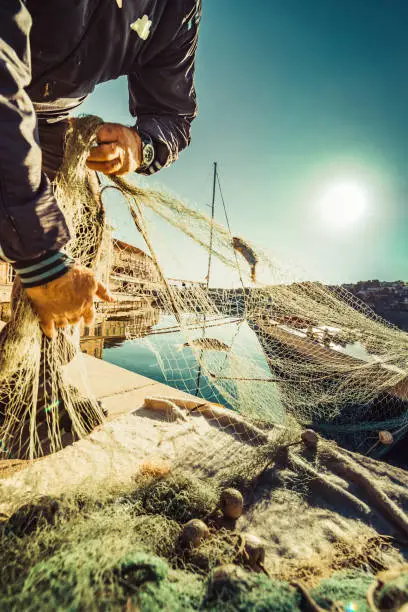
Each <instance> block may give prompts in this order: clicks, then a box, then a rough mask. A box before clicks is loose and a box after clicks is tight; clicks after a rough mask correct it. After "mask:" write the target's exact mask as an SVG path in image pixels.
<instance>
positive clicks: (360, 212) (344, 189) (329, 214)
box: [320, 181, 368, 227]
mask: <svg viewBox="0 0 408 612" xmlns="http://www.w3.org/2000/svg"><path fill="white" fill-rule="evenodd" d="M367 205H368V194H367V189H366V188H365V187H364V185H362V184H358V183H353V182H349V181H341V182H338V183H334V184H332V185H329V187H328V188H327V189H326V190H325V192H324V193H323V196H322V198H321V200H320V207H321V213H322V216H323V219H324V220H325V221H326V222H327V223H329V224H330V225H332V226H334V227H346V226H350V225H353V224H355V223H357V221H359V220H360V219H361V218H362V217H363V216H364V214H365V212H366V210H367Z"/></svg>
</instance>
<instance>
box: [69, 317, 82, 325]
mask: <svg viewBox="0 0 408 612" xmlns="http://www.w3.org/2000/svg"><path fill="white" fill-rule="evenodd" d="M67 319H68V322H69V324H70V325H76V324H77V323H79V322H80V320H81V317H80V316H79V315H74V316H70V317H67Z"/></svg>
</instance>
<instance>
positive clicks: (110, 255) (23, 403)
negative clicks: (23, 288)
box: [0, 118, 408, 456]
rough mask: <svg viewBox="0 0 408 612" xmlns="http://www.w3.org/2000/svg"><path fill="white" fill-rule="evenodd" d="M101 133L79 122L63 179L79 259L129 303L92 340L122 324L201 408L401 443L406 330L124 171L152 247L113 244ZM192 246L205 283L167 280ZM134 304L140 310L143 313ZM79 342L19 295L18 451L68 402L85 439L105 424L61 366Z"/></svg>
mask: <svg viewBox="0 0 408 612" xmlns="http://www.w3.org/2000/svg"><path fill="white" fill-rule="evenodd" d="M97 125H98V121H97V120H95V119H92V118H86V119H81V120H77V122H76V124H75V133H74V134H71V138H70V140H68V143H67V148H66V161H65V164H64V167H63V168H62V170H61V173H60V176H59V179H58V182H57V196H58V199H59V202H60V203H61V205H62V206H63V209H64V212H65V214H66V216H67V219H68V221H69V224H70V227H71V232H72V235H73V236H74V239H73V240H72V241H71V243H70V244H69V251H70V252H71V253H72V254H73V255H74V256H75V257H76V258H77V259H79V260H80V261H81V262H82V263H84V264H85V265H91V266H93V267H94V268H95V270H96V271H97V273H98V274H99V276H100V277H101V278H105V279H106V278H108V277H109V278H110V283H111V289H112V290H113V291H115V292H116V293H117V295H118V302H117V303H116V304H115V305H113V306H111V305H102V304H101V305H99V311H98V312H99V314H100V315H101V316H102V315H104V316H105V318H104V319H103V320H102V319H99V320H97V322H96V324H95V325H96V326H98V325H99V328H98V330H97V333H96V334H94V335H100V336H104V335H105V336H109V330H110V331H111V332H112V336H115V334H114V333H113V330H112V327H113V326H114V325H123V335H124V336H126V337H127V338H128V340H129V341H132V342H133V343H134V344H135V347H143V350H145V351H148V352H149V353H150V356H154V358H155V362H156V363H157V365H158V367H159V368H160V370H161V373H162V376H163V378H164V380H165V381H166V382H167V383H168V384H169V385H171V386H174V387H177V388H179V389H182V390H185V391H188V392H189V393H190V394H193V395H195V396H197V397H198V398H201V400H202V403H203V404H205V403H208V402H212V403H221V404H223V405H224V406H227V407H229V408H231V409H232V410H234V411H236V412H239V413H240V414H242V415H244V416H245V417H247V418H250V419H252V420H253V422H254V423H256V425H257V426H258V427H261V428H262V427H269V426H270V425H271V424H273V423H280V424H284V423H285V422H286V418H287V415H291V416H294V417H295V418H296V420H297V421H299V422H300V423H301V424H302V425H309V426H310V425H313V427H316V428H317V429H320V430H321V431H322V432H325V433H327V435H328V436H329V437H335V438H337V439H338V440H339V441H341V442H343V443H345V444H348V445H349V446H352V447H353V448H355V449H357V450H359V451H361V452H367V453H372V452H374V453H375V452H377V453H378V454H381V452H383V450H384V449H385V446H384V444H383V443H382V441H381V440H382V439H384V438H382V439H381V436H379V434H380V432H382V431H383V430H387V431H389V432H390V433H391V434H392V440H393V441H394V442H395V441H397V440H398V439H399V438H400V437H401V436H402V435H404V433H405V432H406V430H407V429H408V417H407V406H408V405H407V396H408V387H407V383H406V379H407V371H408V335H407V334H406V333H405V332H403V331H401V330H399V329H398V328H396V327H394V326H393V325H391V324H389V323H387V322H386V321H384V320H382V319H381V318H380V317H378V316H377V315H376V314H375V313H374V312H373V311H372V310H371V309H370V308H369V307H368V306H366V305H365V304H363V303H362V302H361V301H359V300H358V299H357V298H355V297H354V296H352V295H351V294H350V293H348V292H347V291H345V290H344V289H342V288H330V287H327V286H325V285H323V284H322V283H318V282H308V281H307V280H303V281H302V277H301V276H300V275H299V272H298V270H295V269H291V268H289V267H284V266H282V265H281V264H280V263H279V262H278V261H276V260H275V258H273V257H271V256H270V255H268V254H267V253H266V252H265V251H263V250H262V249H258V248H257V247H255V246H254V245H253V244H251V243H249V242H248V241H247V240H246V238H242V237H238V236H234V235H233V234H232V233H231V231H230V229H229V225H228V224H227V227H224V226H222V225H221V224H219V223H217V222H215V221H214V220H211V219H210V218H209V217H208V216H207V215H205V214H203V213H202V212H199V211H197V210H195V209H194V208H192V207H189V206H187V205H186V204H184V203H183V202H182V201H181V200H180V199H179V198H176V197H174V196H171V195H168V194H165V193H164V192H162V191H159V190H154V189H147V188H142V187H140V186H138V185H136V184H134V183H129V182H127V180H125V179H123V178H120V177H116V178H115V177H113V178H112V183H113V185H114V187H115V188H116V190H119V192H120V194H121V195H122V196H123V198H122V201H123V206H125V205H126V206H127V207H128V209H129V211H130V214H131V218H132V220H133V222H134V225H135V228H136V229H137V232H138V234H139V235H140V236H141V238H142V239H143V242H144V248H143V249H142V250H140V249H136V248H135V247H132V246H131V245H129V244H127V243H124V242H121V241H116V244H114V247H113V248H112V241H111V239H110V231H111V230H110V229H109V227H105V223H104V214H103V210H102V208H101V206H100V203H99V199H98V198H95V195H94V193H95V190H93V191H92V189H90V187H89V185H90V179H89V178H88V174H87V172H86V170H85V158H86V154H87V151H88V148H89V146H91V144H92V142H93V133H94V130H95V128H96V126H97ZM109 191H110V190H107V192H106V193H105V194H104V197H106V198H108V197H109ZM104 228H105V229H104ZM103 230H104V231H105V234H103ZM169 237H170V238H169ZM183 241H184V242H185V241H188V243H190V245H191V253H198V251H201V252H202V253H201V256H199V255H197V262H203V267H202V269H197V278H203V279H204V280H203V281H202V282H190V281H184V282H183V281H175V280H174V279H172V278H171V276H172V274H171V273H169V272H167V269H168V268H169V266H168V263H169V259H168V258H169V257H170V256H172V255H176V254H177V251H178V250H179V245H180V244H181V243H182V242H183ZM166 242H167V243H168V248H167V249H166V248H165V245H166ZM194 249H195V250H194ZM203 254H204V255H205V257H204V258H203ZM191 256H192V255H190V256H188V257H185V258H184V261H183V258H182V260H181V261H180V260H179V268H177V277H178V279H183V274H184V267H185V264H187V263H188V264H190V261H188V262H187V259H190V258H191ZM200 257H201V259H200ZM208 258H209V261H208ZM207 261H208V271H207ZM197 265H198V264H197ZM200 265H201V263H200ZM211 266H214V267H216V268H217V269H218V271H223V278H227V279H229V284H228V285H227V284H226V285H225V286H223V287H222V288H217V287H214V286H212V283H210V282H209V280H210V278H209V273H210V271H211ZM190 268H191V266H190ZM173 269H174V268H173ZM205 272H207V278H205ZM220 277H221V275H220ZM184 278H185V277H184ZM135 300H137V301H138V303H139V306H140V307H139V309H138V311H137V313H136V314H135V313H134V312H133V313H132V310H134V306H132V304H134V301H135ZM127 304H128V305H127ZM115 312H116V316H115V318H114V320H113V316H112V314H113V313H115ZM19 313H20V314H19ZM121 319H122V322H121ZM85 331H88V332H89V335H90V336H91V335H92V333H91V332H90V331H89V330H85ZM94 331H95V330H94ZM76 334H77V330H75V329H73V330H69V331H67V332H64V333H62V332H60V333H59V337H58V339H57V340H56V341H55V342H49V343H48V342H45V341H44V339H43V338H42V335H41V333H40V331H39V328H38V324H37V322H36V319H35V317H34V315H33V314H32V312H31V310H30V307H29V305H28V304H27V303H26V302H25V301H24V299H22V300H21V301H20V305H19V307H18V308H17V311H16V314H15V316H14V318H13V320H12V322H11V323H10V324H9V326H8V333H7V338H6V340H5V341H4V340H3V350H2V354H1V355H2V356H1V358H2V362H3V364H4V367H2V369H1V374H0V392H1V398H2V406H3V411H4V413H5V421H4V425H3V428H2V432H1V436H0V438H1V439H2V440H3V444H5V445H6V447H10V448H15V440H16V437H17V438H18V436H19V435H20V433H18V432H19V431H20V432H21V430H22V428H23V426H22V425H21V424H22V423H25V422H26V421H27V422H29V423H30V425H29V431H30V435H29V444H28V447H27V448H29V450H28V451H27V452H28V453H29V456H36V454H38V452H40V451H39V445H38V443H37V442H38V440H37V437H38V434H37V433H36V432H37V430H38V428H37V429H36V425H35V424H36V413H38V410H39V405H41V406H43V404H47V407H48V408H49V406H52V407H53V406H56V405H57V404H56V402H60V404H59V405H60V406H61V401H63V405H64V408H65V412H67V413H68V415H69V418H70V421H71V422H72V431H73V432H74V435H75V436H77V435H78V436H79V435H83V434H84V432H86V431H89V429H90V428H91V427H92V425H94V423H95V422H98V421H99V419H100V418H101V414H100V408H99V406H98V404H97V403H96V402H95V401H94V400H88V399H85V402H84V401H82V400H81V398H79V399H78V393H77V392H73V387H74V386H75V387H77V386H78V384H77V381H76V380H75V381H71V382H70V383H69V382H67V381H66V380H65V378H63V377H62V375H61V376H60V374H59V372H63V373H64V372H65V370H64V367H63V365H62V363H65V362H68V361H70V360H71V355H69V356H68V357H67V356H66V357H64V358H62V355H64V351H65V353H66V345H67V343H68V344H69V347H70V350H72V351H73V354H75V355H76V357H75V359H78V355H77V352H78V351H77V346H78V341H77V339H75V341H74V338H76ZM85 335H86V334H85ZM116 335H118V334H116ZM68 341H69V342H68ZM45 345H46V350H47V354H46V355H44V359H43V360H41V352H42V351H44V347H45ZM8 347H9V348H8ZM72 347H73V348H72ZM17 356H18V357H17ZM42 364H43V365H42ZM44 364H46V365H44ZM71 369H72V368H71ZM43 370H44V371H47V372H48V379H47V384H46V385H45V387H44V388H46V389H47V400H46V401H41V402H39V401H38V391H37V388H38V381H39V377H40V376H43V374H42V371H43ZM64 375H65V374H64ZM48 387H49V391H48ZM199 403H200V402H199ZM43 409H44V406H43ZM55 409H56V408H55ZM53 410H54V408H51V409H50V412H49V413H47V415H48V414H54V413H53V412H52V411H53ZM63 412H64V411H63ZM90 413H91V415H92V418H91V417H90V416H89V414H90ZM90 421H92V423H91V422H90ZM55 423H56V421H55V422H54V421H52V423H51V421H50V419H49V418H48V416H47V418H46V428H48V430H49V433H50V432H51V435H48V437H50V438H51V441H52V443H51V447H52V449H55V448H57V447H58V444H59V443H60V438H61V436H60V435H59V434H60V432H59V429H58V425H56V424H55ZM225 426H228V423H226V424H225ZM11 432H12V433H11ZM255 437H256V436H255ZM11 438H12V439H13V440H14V442H13V444H10V440H11ZM18 452H19V453H20V454H21V451H19V450H18Z"/></svg>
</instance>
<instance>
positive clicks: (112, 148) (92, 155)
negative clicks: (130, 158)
mask: <svg viewBox="0 0 408 612" xmlns="http://www.w3.org/2000/svg"><path fill="white" fill-rule="evenodd" d="M122 156H123V150H122V148H121V147H120V146H119V145H118V144H117V143H116V142H109V143H106V144H101V145H99V146H97V147H92V149H90V151H89V155H88V158H87V160H88V161H91V162H100V161H102V162H106V161H112V160H115V159H121V158H122Z"/></svg>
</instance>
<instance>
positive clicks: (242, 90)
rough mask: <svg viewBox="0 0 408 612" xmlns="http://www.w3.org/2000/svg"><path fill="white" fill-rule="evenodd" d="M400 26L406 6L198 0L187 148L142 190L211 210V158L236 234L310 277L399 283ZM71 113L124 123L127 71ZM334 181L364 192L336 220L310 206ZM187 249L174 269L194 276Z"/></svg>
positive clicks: (404, 206)
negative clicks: (361, 203) (354, 208)
mask: <svg viewBox="0 0 408 612" xmlns="http://www.w3.org/2000/svg"><path fill="white" fill-rule="evenodd" d="M125 1H126V0H125ZM407 23H408V2H407V0H256V2H248V1H246V2H244V1H243V0H203V16H202V21H201V31H200V40H199V50H198V56H197V63H196V89H197V97H198V103H199V113H198V117H197V119H196V120H195V122H194V123H193V129H192V143H191V145H190V147H189V148H188V149H187V150H186V151H184V152H183V153H182V154H181V155H180V158H179V160H178V161H177V162H176V163H175V164H174V165H173V166H172V167H170V168H168V169H165V170H163V171H161V172H160V173H158V175H156V176H155V177H154V178H149V179H148V181H149V184H150V185H154V186H156V185H160V186H161V187H164V188H166V189H168V190H169V191H171V192H174V193H176V194H178V195H179V196H181V197H182V198H183V199H185V200H186V201H187V202H188V203H190V204H192V205H195V206H196V207H198V208H199V209H200V210H203V211H206V212H209V208H208V204H209V203H210V200H211V183H212V164H213V162H214V161H217V163H218V167H219V176H220V181H221V186H222V190H223V194H224V198H225V202H226V206H227V209H228V213H229V221H230V224H231V227H232V230H233V233H234V234H236V235H242V236H245V238H247V239H248V240H251V241H252V242H254V243H255V244H257V245H260V246H262V247H264V248H266V249H268V250H269V251H270V252H271V253H272V254H273V255H274V256H276V257H277V258H278V259H279V260H281V261H282V262H284V263H287V262H290V263H291V264H292V263H293V264H299V265H300V266H301V267H302V269H304V270H305V271H306V274H307V276H308V277H309V278H311V279H313V280H321V281H323V282H329V283H340V282H355V281H358V280H364V279H373V278H379V279H381V280H397V279H404V280H408V278H407V277H408V274H407V263H408V239H407V234H408V172H407V171H408V118H407V113H408V36H407V34H406V25H407ZM81 112H86V113H92V114H97V115H100V116H102V117H103V118H104V120H105V121H115V122H120V123H124V124H127V125H131V124H132V119H131V118H130V115H129V112H128V96H127V85H126V79H125V78H123V77H122V78H120V79H118V80H117V81H114V82H110V83H107V84H102V85H100V86H98V87H97V89H96V90H95V92H94V93H93V94H92V95H91V96H90V97H89V98H88V100H87V101H86V102H85V103H84V104H83V105H82V107H81ZM344 184H346V185H349V184H352V185H357V186H358V188H359V189H360V191H363V192H364V194H365V196H364V197H365V208H364V211H363V212H362V214H361V216H360V218H359V219H357V220H355V221H354V222H350V223H345V224H344V223H337V222H336V221H335V220H334V221H333V219H332V218H331V217H330V214H329V215H328V214H327V212H328V211H327V210H324V208H322V207H323V204H322V202H324V201H325V200H324V197H325V195H326V196H327V193H328V192H330V190H331V189H332V188H333V186H334V187H335V186H336V185H337V186H338V185H344ZM326 199H327V197H326ZM115 206H116V208H115V211H114V216H115V225H116V227H117V232H118V235H120V236H121V237H122V238H124V239H126V240H132V239H133V238H132V237H133V234H132V233H131V230H130V223H129V219H128V218H127V217H126V215H125V214H124V213H123V212H122V210H119V207H118V206H117V205H116V203H115ZM108 208H109V210H110V209H111V207H109V206H108ZM323 213H326V214H323ZM216 218H217V220H219V221H221V222H223V220H224V217H223V211H222V205H221V201H220V199H219V198H217V203H216ZM170 235H171V234H170ZM177 248H178V247H177ZM188 248H189V247H188V246H183V247H181V246H180V249H181V250H182V252H181V255H182V259H183V261H184V262H186V261H188V264H189V265H188V266H187V267H186V274H187V276H188V277H190V278H193V277H194V278H196V279H197V280H198V279H199V280H201V279H202V278H203V277H204V276H205V273H206V269H205V265H204V263H203V261H202V259H199V258H196V256H195V251H194V250H192V251H191V254H190V253H189V251H188Z"/></svg>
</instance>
